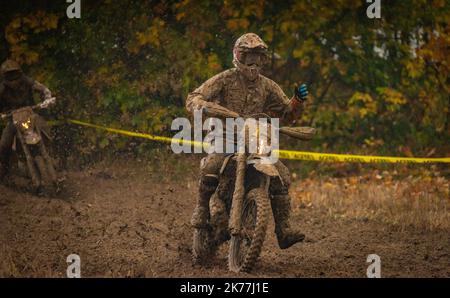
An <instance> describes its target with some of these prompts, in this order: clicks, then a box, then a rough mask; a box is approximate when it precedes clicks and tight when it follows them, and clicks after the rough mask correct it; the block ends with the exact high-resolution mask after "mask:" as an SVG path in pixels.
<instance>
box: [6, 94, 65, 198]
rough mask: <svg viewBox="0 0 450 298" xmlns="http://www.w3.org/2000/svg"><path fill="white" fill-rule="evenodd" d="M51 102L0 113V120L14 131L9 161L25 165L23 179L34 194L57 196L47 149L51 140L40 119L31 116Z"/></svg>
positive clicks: (55, 176)
mask: <svg viewBox="0 0 450 298" xmlns="http://www.w3.org/2000/svg"><path fill="white" fill-rule="evenodd" d="M54 102H55V98H54V97H53V98H50V99H47V100H46V101H44V102H43V103H41V104H38V105H34V106H28V107H23V108H20V109H17V110H14V111H10V112H8V113H5V114H0V118H1V119H10V120H11V121H12V124H13V125H14V127H15V128H16V133H15V136H14V142H13V145H12V151H13V154H12V159H13V160H17V162H18V164H20V163H22V164H25V165H26V169H27V176H28V177H29V178H30V179H31V184H32V190H33V192H35V193H40V192H41V191H51V192H52V193H57V192H59V190H60V185H59V180H58V176H57V174H56V171H55V166H54V160H53V159H52V157H51V156H50V154H49V150H48V148H49V145H50V142H51V140H52V137H51V135H50V132H49V129H48V128H47V127H46V124H45V122H44V120H43V119H42V118H40V116H39V115H38V114H36V113H35V110H38V109H43V108H46V107H47V106H49V105H51V104H53V103H54ZM18 167H19V166H18Z"/></svg>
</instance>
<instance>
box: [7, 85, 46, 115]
mask: <svg viewBox="0 0 450 298" xmlns="http://www.w3.org/2000/svg"><path fill="white" fill-rule="evenodd" d="M19 80H20V83H19V84H18V86H17V87H16V88H11V87H10V86H8V85H6V84H5V83H3V82H2V83H0V112H6V111H10V110H14V109H18V108H21V107H25V106H29V105H33V104H34V100H33V91H37V92H39V93H40V95H41V98H42V99H44V98H46V97H49V96H50V94H51V93H50V90H49V89H48V88H47V87H45V86H44V85H42V84H41V83H39V82H38V81H35V80H33V79H31V78H29V77H27V76H22V77H21V78H20V79H19Z"/></svg>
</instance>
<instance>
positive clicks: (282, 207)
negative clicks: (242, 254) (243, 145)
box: [193, 154, 304, 247]
mask: <svg viewBox="0 0 450 298" xmlns="http://www.w3.org/2000/svg"><path fill="white" fill-rule="evenodd" d="M224 159H225V155H223V154H210V155H208V156H207V157H205V158H204V159H203V160H202V163H201V166H200V181H199V197H198V202H197V206H198V207H201V208H200V209H203V210H207V211H206V212H205V213H207V214H209V213H210V212H209V200H210V198H211V196H212V195H213V194H214V193H215V190H216V188H217V186H218V184H219V175H220V169H221V167H222V164H223V161H224ZM275 167H276V168H277V170H278V172H279V174H280V177H281V180H280V179H278V177H276V178H272V179H271V180H270V186H269V193H270V201H271V206H272V210H273V215H274V219H275V233H276V234H277V237H278V239H279V243H282V242H283V239H285V238H286V237H285V236H287V235H288V234H289V233H290V232H292V231H291V228H290V225H289V217H290V213H291V205H290V204H291V198H290V196H289V186H290V184H291V179H290V173H289V169H288V168H287V167H286V166H285V165H284V164H283V163H282V162H281V161H280V160H278V161H277V162H276V163H275ZM220 203H221V202H220V200H214V199H213V200H212V203H211V206H212V209H213V210H211V215H213V216H214V214H218V215H219V214H223V213H224V210H223V207H220V206H217V204H219V205H220ZM196 209H199V208H196ZM215 209H216V210H215ZM218 210H222V211H218ZM194 214H195V213H194ZM197 215H198V214H197ZM204 215H205V214H203V216H204ZM195 217H196V216H195V215H194V217H193V218H195ZM199 217H200V218H201V217H202V216H199ZM218 217H221V218H222V220H223V217H222V216H220V215H219V216H218ZM203 218H204V217H203ZM215 220H219V221H222V220H221V219H218V218H215ZM203 224H204V221H201V220H200V221H198V220H197V221H195V220H193V225H194V226H196V225H197V226H202V225H203ZM299 235H300V233H299ZM301 236H304V235H300V236H299V237H300V238H301ZM297 238H298V237H297ZM282 246H285V245H283V244H280V247H282ZM286 247H287V246H286Z"/></svg>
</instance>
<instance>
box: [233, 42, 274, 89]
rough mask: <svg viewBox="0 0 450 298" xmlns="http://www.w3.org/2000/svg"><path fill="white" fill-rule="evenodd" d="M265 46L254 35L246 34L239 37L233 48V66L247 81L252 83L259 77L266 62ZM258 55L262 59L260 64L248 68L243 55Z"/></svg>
mask: <svg viewBox="0 0 450 298" xmlns="http://www.w3.org/2000/svg"><path fill="white" fill-rule="evenodd" d="M267 50H268V47H267V44H266V43H265V42H264V41H263V40H262V39H261V38H260V37H259V36H258V35H256V34H255V33H246V34H244V35H242V36H241V37H239V38H238V39H237V40H236V42H235V44H234V48H233V64H234V66H235V67H236V68H237V69H238V70H239V71H240V72H242V73H243V74H244V76H245V77H247V78H248V79H249V80H251V81H253V80H255V79H256V78H257V77H258V76H259V72H260V70H261V67H262V64H263V63H265V61H266V60H267ZM248 53H259V54H261V55H262V56H261V57H263V59H262V62H263V63H262V64H261V65H256V66H248V65H246V64H245V61H244V60H245V58H244V57H245V55H246V54H248Z"/></svg>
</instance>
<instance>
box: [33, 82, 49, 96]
mask: <svg viewBox="0 0 450 298" xmlns="http://www.w3.org/2000/svg"><path fill="white" fill-rule="evenodd" d="M32 88H33V90H34V91H37V92H39V94H40V95H41V99H43V100H45V99H49V98H51V97H52V93H51V92H50V90H49V89H48V88H47V87H46V86H45V85H43V84H41V83H39V82H38V81H33V84H32Z"/></svg>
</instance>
